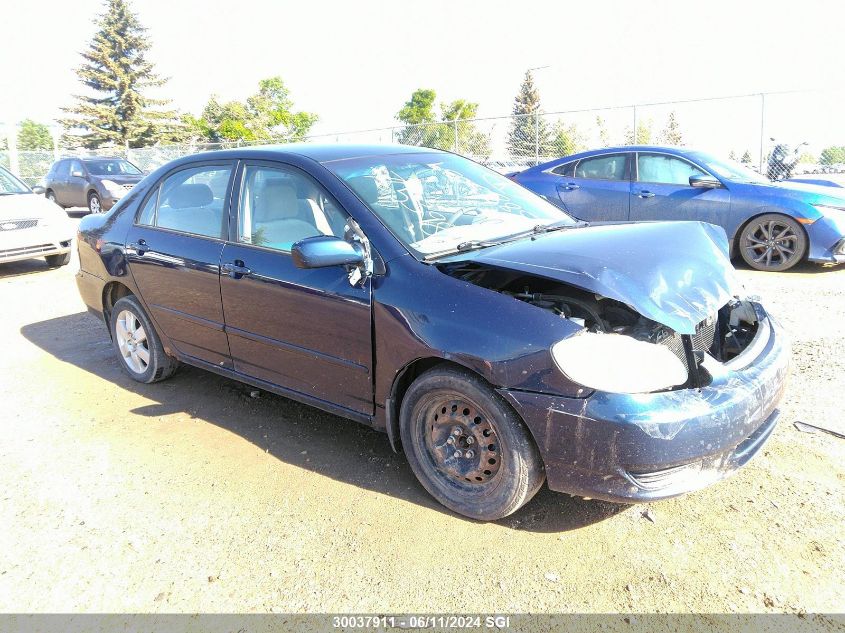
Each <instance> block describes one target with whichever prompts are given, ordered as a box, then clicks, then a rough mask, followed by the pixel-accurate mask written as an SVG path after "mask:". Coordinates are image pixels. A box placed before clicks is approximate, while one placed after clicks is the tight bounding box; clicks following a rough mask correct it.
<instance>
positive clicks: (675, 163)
mask: <svg viewBox="0 0 845 633" xmlns="http://www.w3.org/2000/svg"><path fill="white" fill-rule="evenodd" d="M704 175H706V174H705V173H704V172H703V171H701V170H700V169H699V168H698V167H696V166H695V165H693V164H692V163H688V162H687V161H685V160H683V159H682V158H677V157H675V156H669V155H668V154H638V155H637V180H638V181H639V182H651V183H657V184H662V185H682V186H686V187H689V186H690V184H689V179H690V177H691V176H704Z"/></svg>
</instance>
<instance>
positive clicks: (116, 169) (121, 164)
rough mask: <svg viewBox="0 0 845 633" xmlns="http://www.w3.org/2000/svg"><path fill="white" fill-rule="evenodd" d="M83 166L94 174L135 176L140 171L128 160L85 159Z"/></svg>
mask: <svg viewBox="0 0 845 633" xmlns="http://www.w3.org/2000/svg"><path fill="white" fill-rule="evenodd" d="M85 166H86V167H87V168H88V171H89V172H90V173H92V174H94V175H95V176H137V175H138V174H140V173H141V170H140V169H138V168H137V167H135V165H133V164H132V163H130V162H129V161H128V160H114V159H110V160H86V161H85Z"/></svg>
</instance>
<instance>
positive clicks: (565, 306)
mask: <svg viewBox="0 0 845 633" xmlns="http://www.w3.org/2000/svg"><path fill="white" fill-rule="evenodd" d="M441 270H443V272H446V273H447V274H449V275H451V276H453V277H457V278H459V279H462V280H464V281H467V282H469V283H472V284H475V285H477V286H481V287H484V288H488V289H490V290H495V291H497V292H501V293H502V294H505V295H508V296H511V297H513V298H514V299H515V300H518V301H523V302H525V303H528V304H530V305H533V306H535V307H537V308H541V309H543V310H547V311H549V312H551V313H553V314H555V315H556V316H558V317H560V318H564V319H568V320H569V321H571V322H572V323H575V324H576V325H579V326H580V327H582V328H584V330H585V331H586V332H589V333H594V334H599V333H604V334H616V335H622V336H627V337H630V338H632V339H634V340H637V341H642V342H645V343H653V344H655V345H661V346H664V347H666V348H668V349H669V350H670V351H671V352H672V354H674V355H675V356H676V357H677V358H678V360H680V361H681V363H682V365H683V367H684V370H685V371H686V373H687V380H686V382H684V383H683V384H679V385H674V386H672V387H671V389H684V388H699V387H704V386H706V385H708V384H709V383H710V381H711V377H710V375H709V374H708V372H707V370H706V369H705V368H704V366H703V365H702V361H703V359H704V355H705V354H709V355H710V356H712V357H713V358H714V359H715V360H717V361H719V362H727V361H729V360H731V359H733V358H735V357H737V356H738V355H739V354H741V353H742V352H743V350H745V349H746V348H747V347H748V345H749V344H750V343H751V341H752V339H753V338H754V335H755V334H756V332H757V314H756V312H755V310H754V306H753V305H752V304H751V303H750V302H749V301H744V300H739V299H732V300H731V301H729V302H728V303H727V304H725V305H724V306H722V308H721V309H719V310H718V311H716V312H714V313H713V314H712V315H711V316H709V317H708V318H706V319H704V320H703V321H701V322H700V323H699V324H698V325H697V326H696V329H695V334H693V335H687V334H684V335H681V334H679V333H677V332H675V331H674V330H672V329H671V328H669V327H667V326H665V325H662V324H660V323H657V322H655V321H653V320H651V319H648V318H646V317H644V316H642V315H641V314H638V313H637V312H636V311H635V310H634V309H632V308H631V307H630V306H628V305H626V304H624V303H621V302H619V301H616V300H613V299H609V298H607V297H603V296H601V295H596V294H593V293H591V292H588V291H585V290H582V289H580V288H576V287H574V286H570V285H566V284H562V283H560V282H558V281H553V280H549V279H544V278H542V277H534V276H526V275H524V274H518V273H514V272H512V271H507V270H498V269H493V268H487V267H485V266H479V265H476V264H463V265H460V266H457V267H442V268H441ZM658 390H662V389H658Z"/></svg>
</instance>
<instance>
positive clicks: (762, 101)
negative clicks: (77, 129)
mask: <svg viewBox="0 0 845 633" xmlns="http://www.w3.org/2000/svg"><path fill="white" fill-rule="evenodd" d="M765 131H766V93H765V92H761V93H760V162H759V163H758V164H759V165H760V167H759V170H760V173H761V174H762V173H765V172H764V170H763V143H764V140H763V139H764V138H765Z"/></svg>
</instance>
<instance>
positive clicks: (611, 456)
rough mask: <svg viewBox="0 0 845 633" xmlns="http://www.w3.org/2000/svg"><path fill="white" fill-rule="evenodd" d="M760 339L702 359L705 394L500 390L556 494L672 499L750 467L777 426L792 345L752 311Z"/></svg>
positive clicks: (625, 499) (777, 328)
mask: <svg viewBox="0 0 845 633" xmlns="http://www.w3.org/2000/svg"><path fill="white" fill-rule="evenodd" d="M755 307H756V309H757V310H758V316H762V317H763V318H762V319H761V320H760V326H759V328H758V332H757V335H756V336H755V339H754V340H753V341H752V343H751V344H750V345H749V346H748V348H747V349H746V350H745V351H744V352H743V353H742V354H741V355H740V356H738V357H737V358H736V359H733V360H732V361H730V362H728V363H725V364H721V363H718V362H716V361H715V360H713V359H712V358H710V357H706V360H705V363H704V366H705V367H706V368H707V370H708V372H709V373H710V374H711V375H712V377H713V380H712V382H711V384H709V385H708V386H707V387H704V388H701V389H683V390H677V391H667V392H661V393H650V394H633V395H632V394H615V393H603V392H595V393H593V394H592V395H591V396H589V397H588V398H584V399H576V398H562V397H558V396H551V395H546V394H539V393H528V392H519V391H513V390H506V389H503V390H500V393H501V394H502V395H503V396H504V397H505V398H506V399H507V400H508V401H509V402H510V403H511V404H512V405H513V406H514V407H515V408H516V410H517V412H518V413H519V414H520V415H521V416H522V418H523V420H525V423H526V424H527V426H528V427H529V429H530V430H531V432H532V434H533V436H534V438H535V440H536V442H537V445H538V447H539V449H540V453H541V455H542V457H543V460H544V463H545V468H546V479H547V481H548V484H549V487H550V488H551V489H552V490H557V491H560V492H568V493H570V494H575V495H580V496H585V497H592V498H597V499H605V500H608V501H620V502H627V503H631V502H638V501H651V500H656V499H665V498H668V497H675V496H678V495H681V494H684V493H687V492H691V491H693V490H697V489H700V488H703V487H705V486H707V485H709V484H711V483H713V482H715V481H718V480H720V479H723V478H724V477H726V476H728V475H729V474H731V473H733V472H734V471H736V470H737V469H738V468H740V467H741V466H743V465H744V464H746V463H747V462H748V461H749V460H750V459H751V458H752V457H753V456H754V455H755V454H756V453H757V452H758V451H759V450H760V448H761V447H762V446H763V444H764V443H765V441H766V440H767V439H768V438H769V436H770V435H771V433H772V431H773V430H774V428H775V426H776V424H777V418H778V410H777V408H776V405H777V403H778V401H779V400H780V397H781V395H782V393H783V389H784V386H785V382H786V374H787V368H788V362H789V344H788V343H787V342H786V340H785V336H784V333H783V331H782V330H781V328H780V326H778V325H777V323H776V322H775V321H773V320H772V319H771V318H769V317H767V316H766V315H765V313H764V312H763V311H762V308H760V307H759V306H755Z"/></svg>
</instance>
